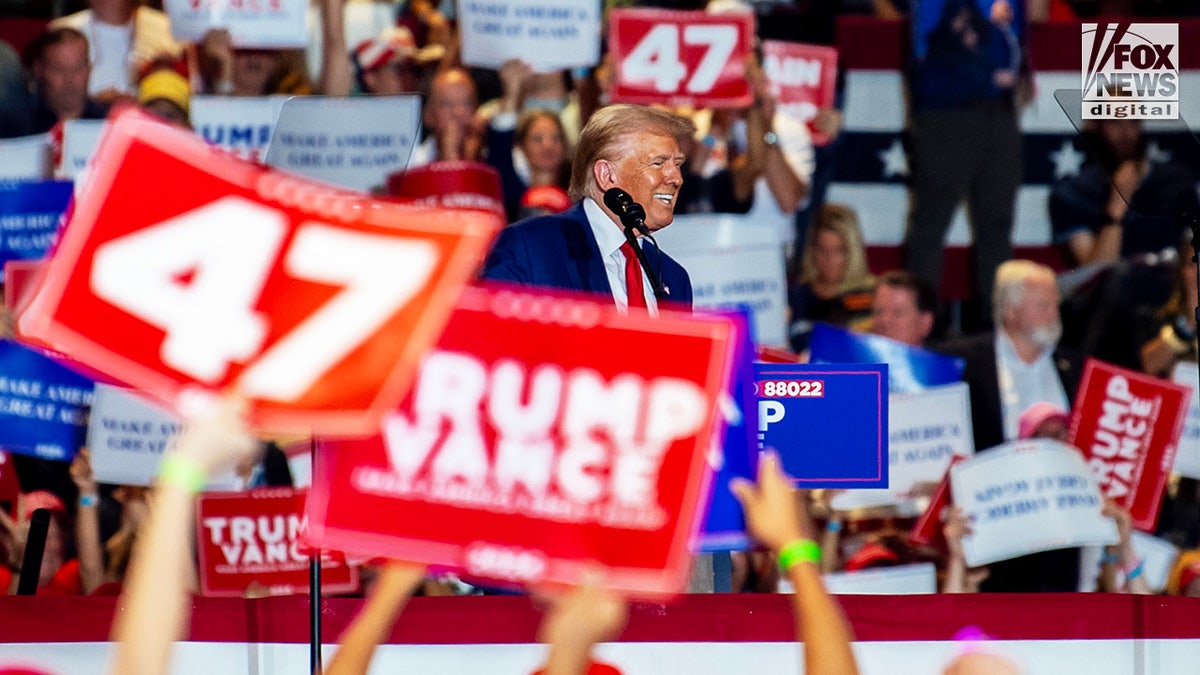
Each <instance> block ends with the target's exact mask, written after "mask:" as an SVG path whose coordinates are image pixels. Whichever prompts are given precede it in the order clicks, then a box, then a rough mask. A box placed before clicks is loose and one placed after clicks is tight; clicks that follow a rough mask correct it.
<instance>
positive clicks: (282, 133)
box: [266, 95, 421, 192]
mask: <svg viewBox="0 0 1200 675" xmlns="http://www.w3.org/2000/svg"><path fill="white" fill-rule="evenodd" d="M420 129H421V97H420V96H416V95H408V96H357V97H352V98H339V97H328V96H298V97H295V98H291V99H288V100H287V101H285V102H284V104H283V107H282V108H281V109H280V110H279V119H278V121H277V122H276V123H275V133H274V135H272V137H271V142H270V144H269V145H268V146H267V158H266V163H267V164H269V165H270V166H273V167H276V168H279V169H283V170H285V171H290V172H291V173H294V174H297V175H299V176H305V177H307V178H312V179H314V180H319V181H322V182H325V183H331V184H333V185H338V186H341V187H344V188H350V189H351V190H359V191H361V192H371V191H373V190H378V189H380V188H382V186H383V185H384V184H385V182H386V180H387V177H388V175H389V174H391V173H393V172H395V171H398V170H400V169H403V168H404V167H405V166H407V165H408V159H409V157H410V156H411V155H412V150H413V147H414V146H416V144H417V133H418V132H419V131H420Z"/></svg>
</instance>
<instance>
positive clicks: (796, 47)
mask: <svg viewBox="0 0 1200 675" xmlns="http://www.w3.org/2000/svg"><path fill="white" fill-rule="evenodd" d="M762 51H763V64H762V65H763V72H764V73H765V74H766V76H767V85H768V86H769V87H770V89H771V95H772V96H774V97H775V102H776V110H778V111H779V112H780V113H783V114H784V115H787V116H789V117H794V118H796V119H798V120H800V121H802V122H804V123H805V124H807V125H808V128H809V130H810V131H811V132H812V135H813V144H814V145H827V144H828V143H829V141H830V138H829V137H828V136H825V135H824V134H822V133H820V132H819V131H818V130H817V129H816V127H815V126H814V125H813V120H814V119H815V118H816V116H817V111H818V110H820V109H821V108H831V107H833V98H834V95H835V94H836V93H837V58H838V52H837V49H836V48H834V47H824V46H821V45H808V44H802V43H799V42H782V41H778V40H766V41H764V42H763V43H762Z"/></svg>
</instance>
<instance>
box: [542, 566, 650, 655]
mask: <svg viewBox="0 0 1200 675" xmlns="http://www.w3.org/2000/svg"><path fill="white" fill-rule="evenodd" d="M628 612H629V608H628V605H627V604H626V602H625V600H624V598H621V597H620V596H617V595H615V594H613V593H611V592H609V591H606V590H605V589H604V588H602V587H600V586H599V585H597V584H595V583H592V582H585V583H584V584H583V585H581V586H578V587H577V588H575V589H573V590H572V591H571V592H570V593H568V594H566V595H565V596H563V597H561V598H559V599H558V600H557V601H556V602H555V603H554V605H553V607H551V609H550V611H549V612H547V613H546V618H544V619H543V620H542V625H541V628H540V629H539V630H538V639H540V640H541V641H542V642H548V643H549V644H550V651H549V654H548V655H547V657H546V667H545V668H544V669H543V670H542V671H541V673H542V675H585V673H587V672H588V667H589V664H590V663H591V659H592V648H593V647H594V646H595V645H596V643H598V642H604V641H606V640H612V639H613V638H615V637H617V635H619V634H620V633H621V629H622V628H624V626H625V621H626V619H627V617H628Z"/></svg>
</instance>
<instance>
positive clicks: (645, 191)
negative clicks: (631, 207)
mask: <svg viewBox="0 0 1200 675" xmlns="http://www.w3.org/2000/svg"><path fill="white" fill-rule="evenodd" d="M615 150H616V151H615V152H614V153H613V157H612V158H609V159H600V160H598V161H597V162H596V164H595V165H594V167H593V170H594V171H595V173H596V183H597V185H598V186H599V187H600V192H601V194H603V192H604V191H605V190H608V189H609V188H612V187H619V188H621V189H622V190H624V191H626V192H628V193H629V196H631V197H633V201H635V202H637V203H639V204H641V205H642V207H643V208H644V209H646V227H647V228H649V230H650V231H651V232H654V231H656V230H661V229H662V228H664V227H666V226H667V225H670V224H671V221H672V220H674V219H675V202H676V200H677V198H678V196H679V188H680V187H682V186H683V174H682V172H681V171H680V166H681V165H682V164H683V160H684V155H683V152H682V151H681V150H680V149H679V143H678V142H677V141H676V140H675V139H674V138H672V137H671V136H664V135H660V134H654V133H649V132H644V131H639V132H636V133H634V134H632V135H630V136H629V137H628V138H626V139H625V141H624V142H623V143H621V144H620V145H619V146H618V147H617V148H616V149H615Z"/></svg>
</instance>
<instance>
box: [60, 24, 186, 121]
mask: <svg viewBox="0 0 1200 675" xmlns="http://www.w3.org/2000/svg"><path fill="white" fill-rule="evenodd" d="M88 6H89V7H90V9H85V10H83V11H81V12H76V13H74V14H69V15H67V16H64V17H62V18H61V19H56V20H54V21H53V22H51V24H50V27H51V28H58V27H60V26H65V27H69V28H74V29H75V30H77V31H79V32H81V33H83V34H84V35H85V36H86V37H87V39H88V45H89V47H90V53H89V56H90V57H91V62H92V74H91V77H90V78H89V79H88V93H89V94H91V96H93V97H95V98H98V99H101V100H105V101H111V100H112V99H114V98H117V97H119V96H130V97H136V96H137V91H138V74H139V71H140V70H141V69H142V67H143V66H145V65H146V64H148V63H150V62H152V61H154V60H156V59H160V58H167V59H174V58H177V57H178V56H179V55H180V53H181V52H182V51H183V48H182V47H181V46H180V45H179V43H177V42H175V39H174V38H173V37H172V36H171V24H170V22H169V21H168V20H167V15H166V14H164V13H162V12H160V11H158V10H156V9H150V8H149V7H139V6H138V2H137V0H90V2H89V3H88Z"/></svg>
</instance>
